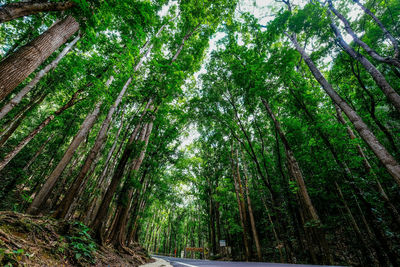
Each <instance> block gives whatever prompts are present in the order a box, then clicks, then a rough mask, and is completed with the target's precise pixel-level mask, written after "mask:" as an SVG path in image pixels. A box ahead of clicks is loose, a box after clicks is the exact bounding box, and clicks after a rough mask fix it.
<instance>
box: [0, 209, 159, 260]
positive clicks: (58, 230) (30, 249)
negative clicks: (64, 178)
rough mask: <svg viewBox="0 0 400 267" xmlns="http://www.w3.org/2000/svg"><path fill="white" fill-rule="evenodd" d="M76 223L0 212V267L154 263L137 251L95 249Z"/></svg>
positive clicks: (143, 251) (97, 247) (93, 243)
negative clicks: (122, 251)
mask: <svg viewBox="0 0 400 267" xmlns="http://www.w3.org/2000/svg"><path fill="white" fill-rule="evenodd" d="M88 232H89V228H87V227H86V226H85V225H83V224H81V223H78V222H67V221H58V220H55V219H52V218H48V217H39V216H31V215H26V214H21V213H16V212H9V211H2V212H0V266H139V265H141V264H144V263H147V262H150V261H153V260H152V259H150V258H149V256H148V254H147V252H146V251H145V250H144V249H143V248H141V247H139V246H136V247H129V248H127V250H129V253H126V252H124V253H121V252H120V251H116V250H115V249H113V248H111V247H100V246H98V245H97V244H96V243H95V242H94V241H93V240H92V239H91V237H90V235H89V233H88Z"/></svg>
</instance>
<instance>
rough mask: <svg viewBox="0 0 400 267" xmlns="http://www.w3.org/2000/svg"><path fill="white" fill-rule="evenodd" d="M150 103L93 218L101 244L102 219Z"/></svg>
mask: <svg viewBox="0 0 400 267" xmlns="http://www.w3.org/2000/svg"><path fill="white" fill-rule="evenodd" d="M151 102H152V100H151V99H150V100H149V101H148V102H147V104H146V107H145V108H144V110H143V112H142V115H141V117H140V119H139V121H138V122H137V124H136V127H135V129H134V130H133V132H132V134H131V136H130V138H129V141H128V143H127V144H126V147H125V150H124V152H123V153H122V156H121V158H120V160H119V162H118V166H117V167H116V169H115V171H114V175H113V177H112V180H111V183H110V185H109V187H108V189H107V191H106V193H105V195H104V197H103V200H102V202H101V204H100V208H99V210H98V212H97V214H96V216H95V218H94V220H93V222H92V224H91V228H92V230H93V232H94V233H95V235H96V237H95V238H96V239H97V240H98V241H101V242H102V240H103V238H102V232H101V231H102V227H103V221H104V218H105V217H106V215H107V212H108V208H109V206H110V203H111V200H112V198H113V196H114V193H115V191H116V190H117V187H118V185H119V183H120V181H121V179H122V176H123V174H124V171H125V166H126V164H127V163H128V159H129V157H130V155H131V153H132V151H133V147H132V144H133V141H134V140H135V138H136V136H137V134H138V131H139V129H140V126H141V122H142V120H143V118H144V116H145V115H146V114H147V112H148V108H149V106H150V104H151Z"/></svg>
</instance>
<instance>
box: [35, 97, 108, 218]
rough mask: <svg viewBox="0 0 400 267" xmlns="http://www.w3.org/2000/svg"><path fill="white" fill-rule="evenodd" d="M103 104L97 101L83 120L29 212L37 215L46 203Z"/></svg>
mask: <svg viewBox="0 0 400 267" xmlns="http://www.w3.org/2000/svg"><path fill="white" fill-rule="evenodd" d="M101 104H102V101H99V102H97V104H96V106H95V108H94V110H93V111H92V112H90V113H89V114H88V115H87V116H86V118H85V120H84V121H83V123H82V125H81V128H80V129H79V131H78V133H77V134H76V135H75V137H74V139H73V140H72V142H71V144H70V145H69V147H68V149H67V151H66V152H65V153H64V156H63V157H62V159H61V160H60V162H59V163H58V164H57V166H56V168H55V169H54V170H53V172H52V173H51V174H50V176H49V177H48V178H47V180H46V182H45V183H44V185H43V186H42V188H41V189H40V190H39V192H38V193H37V194H36V196H35V198H34V199H33V201H32V203H31V205H30V206H29V207H28V209H27V213H29V214H32V215H36V214H38V213H40V207H41V206H42V205H43V203H45V202H46V201H47V199H48V197H49V196H50V194H51V192H52V191H53V188H54V186H55V184H56V182H57V180H58V178H59V177H60V175H61V174H62V172H63V171H64V169H65V167H66V166H67V164H68V163H69V161H70V160H71V158H72V156H73V155H74V153H75V150H76V149H77V148H78V146H79V145H80V143H81V142H82V141H83V140H84V139H85V138H86V136H87V135H88V133H89V132H90V130H91V129H92V127H93V125H94V123H95V122H96V119H97V117H98V115H99V113H100V106H101Z"/></svg>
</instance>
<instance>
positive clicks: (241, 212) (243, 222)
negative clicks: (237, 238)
mask: <svg viewBox="0 0 400 267" xmlns="http://www.w3.org/2000/svg"><path fill="white" fill-rule="evenodd" d="M231 165H232V176H233V182H234V187H235V193H236V199H237V203H238V208H239V215H240V225H241V227H242V231H243V243H244V248H245V256H246V261H249V260H250V258H251V254H250V247H249V239H248V236H247V233H248V232H247V228H246V224H247V220H246V219H245V216H246V210H244V209H245V207H244V203H243V198H242V197H241V195H240V188H239V184H238V179H240V177H237V176H238V171H239V163H238V162H235V161H234V154H233V146H232V145H231Z"/></svg>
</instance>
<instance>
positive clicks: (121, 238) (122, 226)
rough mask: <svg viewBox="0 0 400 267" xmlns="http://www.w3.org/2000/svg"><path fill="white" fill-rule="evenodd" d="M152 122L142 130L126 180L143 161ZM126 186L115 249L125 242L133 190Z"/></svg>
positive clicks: (114, 242) (137, 169)
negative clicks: (138, 147) (142, 145)
mask: <svg viewBox="0 0 400 267" xmlns="http://www.w3.org/2000/svg"><path fill="white" fill-rule="evenodd" d="M153 121H154V116H153V118H152V121H151V122H149V123H148V124H147V126H146V129H143V132H144V135H143V136H142V137H141V138H140V139H139V140H140V141H141V142H144V147H143V148H142V150H141V152H140V154H139V156H138V157H137V158H136V159H135V160H134V161H133V162H132V163H133V164H132V168H131V170H130V172H129V175H128V179H129V178H132V177H134V175H135V173H137V172H138V171H139V169H140V167H141V165H142V162H143V159H144V157H145V155H146V150H147V145H148V143H149V139H150V134H151V132H152V130H153ZM125 183H126V185H128V186H129V189H127V190H126V192H127V194H126V200H128V201H127V203H126V204H125V205H122V210H121V215H120V217H119V218H118V221H117V223H116V229H117V231H116V234H115V236H114V238H113V239H112V242H113V244H114V245H116V246H117V247H125V240H126V234H125V233H126V224H127V221H128V215H129V210H130V208H131V205H130V203H131V199H132V196H133V188H132V186H130V185H129V181H126V182H125Z"/></svg>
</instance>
